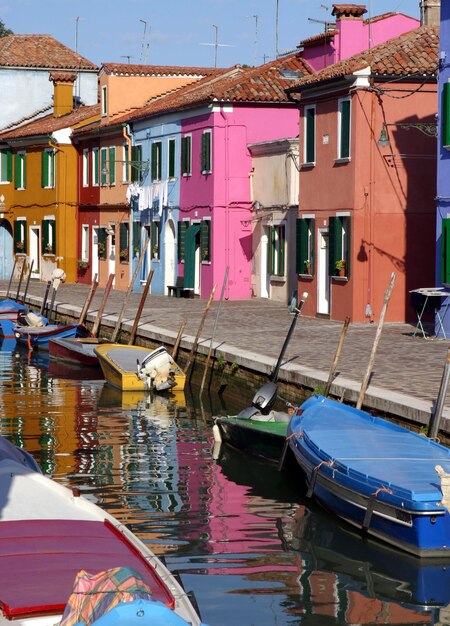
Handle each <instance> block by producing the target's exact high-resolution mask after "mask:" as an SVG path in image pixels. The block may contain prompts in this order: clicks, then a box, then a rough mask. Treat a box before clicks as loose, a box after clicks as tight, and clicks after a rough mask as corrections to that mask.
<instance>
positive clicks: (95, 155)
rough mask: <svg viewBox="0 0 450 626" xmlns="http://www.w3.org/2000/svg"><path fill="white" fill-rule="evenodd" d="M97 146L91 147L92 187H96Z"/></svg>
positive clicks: (97, 168)
mask: <svg viewBox="0 0 450 626" xmlns="http://www.w3.org/2000/svg"><path fill="white" fill-rule="evenodd" d="M98 166H99V162H98V148H92V184H93V186H94V187H98V180H99V179H98V170H99V167H98Z"/></svg>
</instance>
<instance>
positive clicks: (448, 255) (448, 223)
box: [441, 83, 450, 285]
mask: <svg viewBox="0 0 450 626" xmlns="http://www.w3.org/2000/svg"><path fill="white" fill-rule="evenodd" d="M449 84H450V83H449ZM441 283H442V284H445V285H448V284H449V283H450V218H446V219H443V220H442V236H441Z"/></svg>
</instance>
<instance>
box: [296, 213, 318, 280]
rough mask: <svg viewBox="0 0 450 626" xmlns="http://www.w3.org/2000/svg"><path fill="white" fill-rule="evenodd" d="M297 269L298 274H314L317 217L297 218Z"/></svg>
mask: <svg viewBox="0 0 450 626" xmlns="http://www.w3.org/2000/svg"><path fill="white" fill-rule="evenodd" d="M296 240H297V241H296V260H295V271H296V273H297V274H314V262H315V258H314V257H315V247H314V241H315V219H314V218H311V217H308V218H307V217H304V218H301V219H298V220H297V236H296Z"/></svg>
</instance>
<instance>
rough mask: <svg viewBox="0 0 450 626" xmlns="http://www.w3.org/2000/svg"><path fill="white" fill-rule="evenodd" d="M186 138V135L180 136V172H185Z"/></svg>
mask: <svg viewBox="0 0 450 626" xmlns="http://www.w3.org/2000/svg"><path fill="white" fill-rule="evenodd" d="M186 139H187V137H182V138H181V174H187V172H186Z"/></svg>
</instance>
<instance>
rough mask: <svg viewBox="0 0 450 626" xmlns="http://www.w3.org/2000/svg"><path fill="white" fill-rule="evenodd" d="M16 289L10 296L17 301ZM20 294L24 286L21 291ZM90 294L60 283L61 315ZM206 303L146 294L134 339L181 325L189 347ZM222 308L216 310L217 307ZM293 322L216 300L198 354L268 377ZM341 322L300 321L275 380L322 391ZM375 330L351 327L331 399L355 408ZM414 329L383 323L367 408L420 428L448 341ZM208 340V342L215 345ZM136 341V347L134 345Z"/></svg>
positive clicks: (169, 340) (128, 322)
mask: <svg viewBox="0 0 450 626" xmlns="http://www.w3.org/2000/svg"><path fill="white" fill-rule="evenodd" d="M7 288H8V282H7V281H0V296H4V295H6V292H7ZM45 288H46V285H44V284H43V283H40V282H38V281H35V280H33V281H31V283H30V286H29V289H28V295H27V302H29V303H30V304H32V305H34V306H35V307H37V308H39V307H40V305H41V303H42V299H43V297H44V294H45ZM16 293H17V283H15V284H13V285H12V286H11V290H10V296H11V295H12V296H13V297H15V296H16ZM21 293H23V288H22V289H21ZM88 293H89V286H88V285H81V284H62V285H61V286H60V287H59V289H58V292H57V297H56V300H55V302H56V306H55V310H56V312H57V314H58V315H72V316H74V317H75V318H76V319H78V317H79V314H80V311H81V309H82V307H83V305H84V303H85V301H86V298H87V295H88ZM103 294H104V290H103V289H100V288H99V289H97V291H96V294H95V297H94V299H93V301H92V304H91V306H90V308H89V315H88V320H89V321H92V322H94V321H95V320H96V317H97V313H98V310H99V307H100V304H101V302H102V299H103ZM124 298H125V293H124V292H120V291H114V290H113V291H111V293H110V295H109V296H108V298H107V301H106V306H105V309H104V313H103V316H102V324H101V327H100V332H99V336H102V329H103V332H105V329H107V328H109V330H111V329H112V328H114V327H115V325H116V321H117V319H118V315H119V312H120V311H121V309H122V305H123V302H124ZM140 301H141V295H140V294H131V296H130V300H129V302H128V304H127V307H126V309H125V313H124V317H123V326H124V328H125V329H126V330H130V329H131V327H132V325H133V322H134V319H135V316H136V313H137V311H138V308H139V304H140ZM206 304H207V303H206V301H204V300H199V299H186V298H175V297H167V296H159V295H151V294H149V295H148V296H147V299H146V302H145V305H144V308H143V312H142V315H141V318H140V322H139V328H138V337H142V338H143V339H146V340H149V341H156V342H162V343H165V344H166V345H173V344H174V342H175V340H176V337H177V334H178V331H179V329H180V325H181V323H182V321H183V320H184V321H185V322H186V326H185V328H184V331H183V339H182V342H181V347H182V348H183V349H184V350H185V351H190V348H191V346H192V344H193V342H194V340H195V338H196V336H197V333H198V330H199V325H200V322H201V319H202V316H203V314H204V311H205V307H206ZM219 307H220V308H219ZM291 321H292V313H290V311H289V309H288V307H287V306H286V304H284V303H280V302H273V301H271V300H266V299H260V298H254V299H251V300H248V301H239V302H234V301H233V302H231V301H223V302H222V303H221V304H219V302H217V301H216V302H213V303H212V305H211V308H210V310H209V312H208V314H207V317H206V320H205V323H204V326H203V329H202V331H201V333H200V340H199V347H198V350H199V352H202V353H203V354H207V353H208V351H209V350H210V347H211V346H212V347H213V349H214V350H215V354H216V356H217V355H220V354H222V355H223V357H224V358H225V360H226V361H227V362H228V363H237V364H238V365H239V366H240V367H245V368H248V369H249V370H251V371H254V372H255V373H257V374H261V375H263V376H264V375H268V374H269V373H270V371H271V370H272V368H273V366H274V364H275V363H276V360H277V358H278V356H279V354H280V351H281V348H282V345H283V342H284V340H285V338H286V336H287V333H288V330H289V327H290V324H291ZM342 326H343V325H342V322H335V321H330V320H328V319H316V318H311V317H306V316H301V317H300V318H299V319H298V323H297V326H296V329H295V332H294V333H293V336H292V338H291V341H290V342H289V345H288V348H287V351H286V354H285V358H284V365H283V367H282V369H281V371H280V378H279V380H280V382H286V383H289V384H291V385H294V386H299V387H307V388H310V389H314V388H316V387H318V386H320V387H324V386H325V383H326V381H327V379H328V373H329V370H330V367H331V364H332V362H333V358H334V355H335V352H336V348H337V346H338V343H339V339H340V336H341V331H342ZM377 326H378V325H377V324H376V323H375V324H369V323H367V324H363V323H361V324H360V323H358V324H350V326H349V329H348V332H347V336H346V339H345V343H344V346H343V350H342V353H341V356H340V359H339V363H338V368H337V375H336V377H335V379H334V382H333V386H332V393H333V394H334V395H336V396H338V397H342V396H343V397H344V399H345V400H346V401H349V402H356V400H357V398H358V394H359V390H360V388H361V383H362V380H363V378H364V376H365V373H366V370H367V367H368V364H369V360H370V355H371V351H372V346H373V343H374V339H375V335H376V332H377ZM414 331H415V327H414V326H413V325H408V324H393V323H385V324H384V326H383V330H382V333H381V338H380V342H379V345H378V351H377V354H376V358H375V362H374V366H373V370H372V375H371V379H370V384H369V386H368V389H367V391H366V394H365V396H364V406H365V407H370V408H375V409H377V410H378V411H382V412H386V413H389V414H392V415H399V416H401V417H405V418H407V419H409V420H412V421H415V422H417V423H418V424H428V422H429V419H430V416H431V413H432V411H433V407H434V405H435V402H436V399H437V397H438V394H439V388H440V384H441V380H442V374H443V370H444V365H445V362H446V357H447V353H448V350H449V347H450V341H448V340H443V339H424V338H423V336H422V334H419V333H418V334H416V336H414ZM212 340H213V341H212ZM138 342H139V341H138ZM442 427H443V429H444V430H445V431H446V433H450V399H449V398H448V397H447V398H446V400H445V406H444V412H443V421H442Z"/></svg>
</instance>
